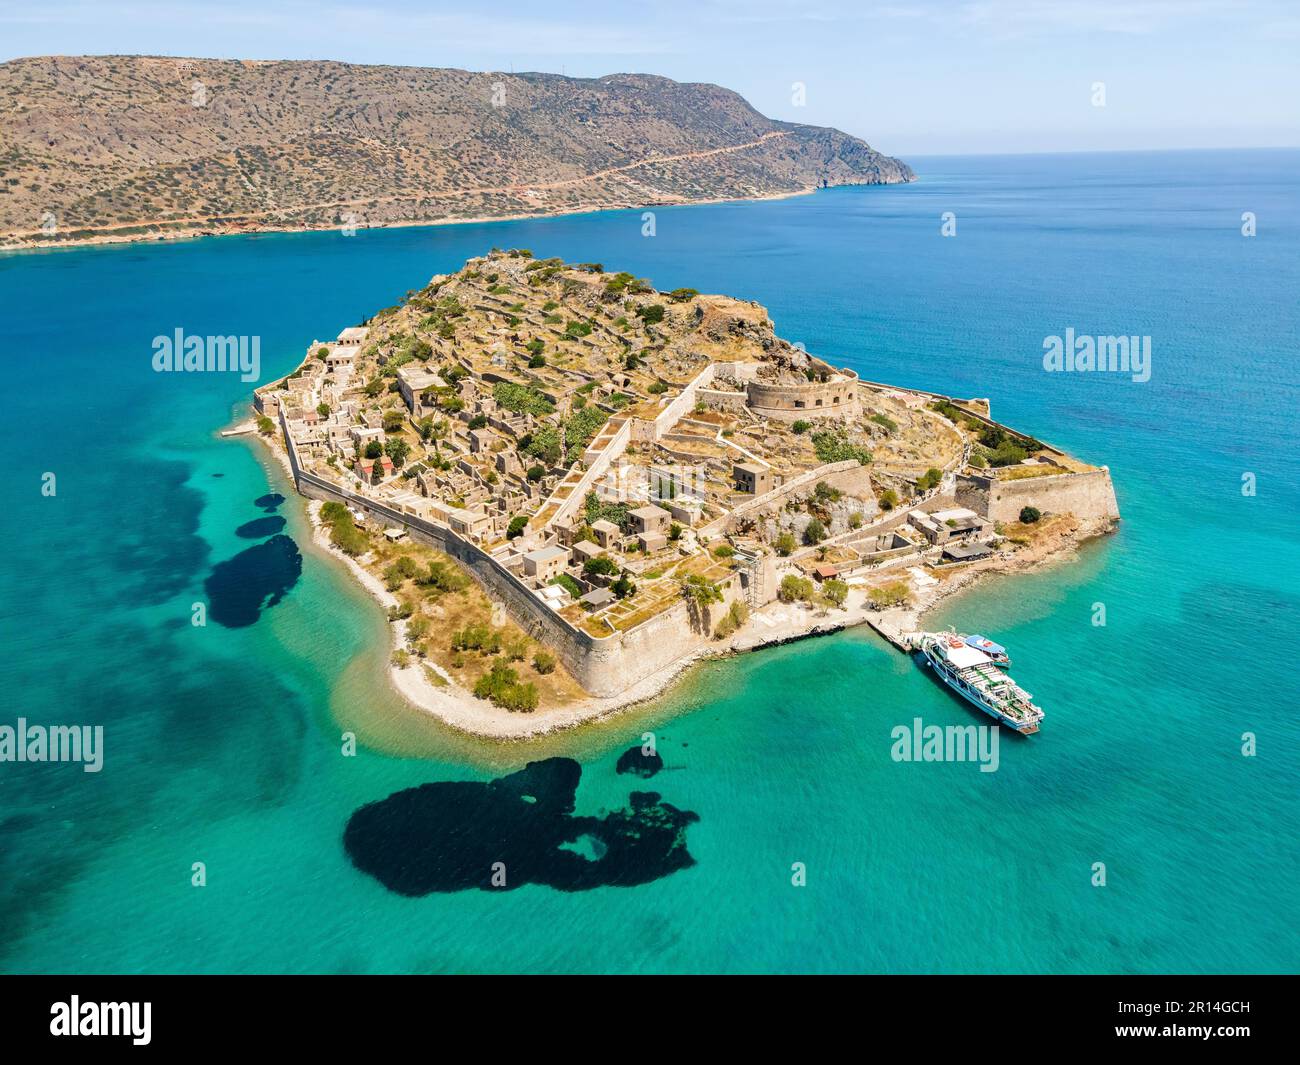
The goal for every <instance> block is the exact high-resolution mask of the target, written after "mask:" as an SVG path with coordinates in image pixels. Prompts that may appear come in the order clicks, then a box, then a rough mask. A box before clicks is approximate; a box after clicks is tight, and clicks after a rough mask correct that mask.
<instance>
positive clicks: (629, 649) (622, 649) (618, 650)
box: [280, 413, 739, 696]
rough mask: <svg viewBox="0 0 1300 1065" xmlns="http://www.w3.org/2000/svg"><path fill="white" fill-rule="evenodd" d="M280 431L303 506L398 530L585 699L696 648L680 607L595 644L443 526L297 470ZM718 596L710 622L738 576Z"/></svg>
mask: <svg viewBox="0 0 1300 1065" xmlns="http://www.w3.org/2000/svg"><path fill="white" fill-rule="evenodd" d="M280 428H281V430H282V431H283V434H284V440H285V447H286V449H287V450H288V453H289V464H290V466H291V468H292V470H293V477H294V482H295V485H296V486H297V489H298V492H299V493H300V494H302V495H304V496H306V497H308V498H309V499H318V500H327V501H328V500H332V501H335V502H339V503H343V504H344V505H345V506H348V507H352V508H354V509H356V510H359V511H361V512H362V513H364V514H366V515H368V516H369V517H370V518H372V519H373V520H375V521H377V522H379V523H380V524H383V525H385V526H389V527H393V528H403V529H405V530H406V531H407V534H408V535H409V536H410V537H411V538H412V539H413V540H417V541H419V542H420V543H423V544H427V545H429V546H430V547H433V548H435V549H437V550H439V551H442V552H443V553H445V554H447V555H450V556H451V557H452V558H454V559H455V560H456V561H457V562H459V563H460V564H461V565H462V566H463V567H464V568H465V569H466V571H467V572H468V573H469V574H470V576H471V577H473V578H474V580H475V581H476V582H477V583H478V584H479V586H480V587H482V588H483V590H484V591H485V592H487V593H488V595H489V596H491V597H493V598H494V599H497V600H499V601H500V602H501V603H502V604H503V605H504V606H505V608H506V610H507V611H508V612H509V614H510V616H511V618H513V619H514V621H515V623H516V624H518V625H519V627H520V628H522V629H523V630H524V631H525V632H526V633H528V635H529V636H531V637H532V638H533V639H535V640H538V641H539V642H541V643H544V644H546V645H547V646H548V647H550V648H551V649H552V650H553V651H554V652H555V653H556V655H557V656H558V657H559V659H560V661H561V662H563V663H564V667H565V668H566V669H567V670H568V671H569V673H570V674H571V675H572V676H573V678H574V680H576V681H577V682H578V683H579V684H580V685H582V687H583V688H584V689H585V690H586V691H587V692H589V693H591V694H592V695H596V696H612V695H619V694H621V693H622V692H624V691H626V690H627V689H628V688H629V687H631V686H632V685H634V684H636V683H638V682H639V681H642V680H644V679H646V678H647V677H649V676H652V675H653V674H655V673H657V672H659V670H661V669H664V668H665V667H667V666H670V665H672V663H674V662H676V661H677V660H678V659H680V658H681V657H682V656H683V655H686V654H689V653H690V652H691V651H692V650H694V649H696V647H697V646H698V644H699V635H698V633H697V631H695V630H694V629H693V628H692V619H691V616H690V612H689V609H688V607H687V605H686V602H685V601H684V600H683V601H682V602H681V603H678V604H674V605H673V606H672V607H669V608H668V609H667V610H665V611H663V612H662V613H660V614H658V615H657V616H656V617H654V618H651V619H650V620H649V621H647V622H645V623H644V624H641V625H638V626H637V627H636V628H634V629H632V630H631V631H630V632H624V633H611V634H610V635H608V636H603V637H596V636H592V635H590V634H589V633H586V632H583V631H582V630H581V629H578V628H576V627H574V626H573V625H571V624H569V622H568V621H566V620H565V619H564V618H562V617H560V615H559V614H557V613H556V612H555V611H554V610H552V609H551V608H550V607H549V606H547V605H546V604H545V603H543V602H542V601H541V600H540V599H538V598H537V596H535V595H533V593H532V592H531V591H530V590H529V589H528V588H526V587H525V586H524V585H523V584H522V583H520V581H519V580H518V578H516V577H515V575H514V574H513V573H511V572H510V571H509V570H508V569H506V567H505V566H503V565H502V564H501V563H500V562H498V561H497V560H496V559H495V558H493V557H492V556H491V555H489V554H488V553H487V552H485V551H484V550H483V549H482V548H480V547H479V546H478V545H476V544H473V543H471V542H470V541H468V540H466V539H464V538H463V537H461V536H459V535H458V534H456V533H454V532H452V530H451V529H450V528H448V527H447V526H445V525H442V524H440V523H438V522H434V521H429V520H427V519H425V518H421V517H419V516H418V515H415V514H408V513H406V512H404V511H400V510H397V509H396V508H394V507H391V506H389V505H388V504H386V503H381V502H380V501H379V500H376V499H372V498H370V497H369V496H363V495H359V494H357V493H355V492H353V491H351V490H349V489H347V488H345V487H343V486H342V485H340V484H336V483H334V482H333V481H328V480H326V479H325V478H323V477H318V476H316V475H315V474H313V473H310V472H308V471H307V470H304V469H302V467H301V466H300V465H299V462H298V454H297V449H296V448H295V447H294V444H293V440H292V438H291V436H290V435H289V427H288V424H287V422H286V420H285V417H284V414H283V413H281V415H280ZM724 594H725V599H724V602H723V603H722V604H720V605H715V606H714V607H713V617H715V618H716V617H721V616H722V611H724V610H725V609H726V608H727V607H728V606H730V603H731V601H732V599H734V598H736V596H737V595H738V594H739V578H738V577H737V578H736V579H734V580H731V581H729V582H727V585H726V586H725V587H724Z"/></svg>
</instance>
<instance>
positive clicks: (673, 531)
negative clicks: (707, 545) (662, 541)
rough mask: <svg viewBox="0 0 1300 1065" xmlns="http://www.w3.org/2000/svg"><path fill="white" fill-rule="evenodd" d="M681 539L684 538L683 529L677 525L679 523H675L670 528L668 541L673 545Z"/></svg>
mask: <svg viewBox="0 0 1300 1065" xmlns="http://www.w3.org/2000/svg"><path fill="white" fill-rule="evenodd" d="M681 538H682V527H681V526H680V525H679V524H677V522H673V523H672V524H671V525H669V526H668V539H669V541H670V542H671V543H674V544H675V543H677V541H678V540H680V539H681Z"/></svg>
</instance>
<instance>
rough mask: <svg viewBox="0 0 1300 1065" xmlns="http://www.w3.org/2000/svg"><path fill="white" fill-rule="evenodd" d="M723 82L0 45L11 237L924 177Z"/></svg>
mask: <svg viewBox="0 0 1300 1065" xmlns="http://www.w3.org/2000/svg"><path fill="white" fill-rule="evenodd" d="M912 178H913V175H912V172H911V170H910V169H908V167H907V166H906V165H905V164H903V163H901V162H899V161H898V160H896V159H891V158H889V157H888V156H884V155H881V154H880V153H879V152H876V151H873V150H872V149H871V148H870V147H869V146H868V145H867V144H865V143H864V142H862V141H860V140H858V139H857V138H855V137H851V136H849V135H848V134H845V133H841V132H839V131H838V130H833V129H824V128H819V127H815V126H803V125H797V124H794V123H787V122H774V121H772V120H770V119H767V118H764V117H763V116H762V115H760V114H759V113H758V112H757V111H755V110H754V109H753V108H752V107H750V106H749V104H747V103H746V102H745V101H744V100H743V99H742V98H741V97H740V96H738V95H736V94H735V93H734V92H731V91H729V90H727V89H722V88H719V87H718V86H716V85H694V84H679V83H677V82H674V81H670V80H668V79H666V78H659V77H652V76H648V75H640V74H618V75H611V76H609V77H604V78H597V79H579V78H566V77H561V76H559V75H555V74H491V73H487V74H484V73H471V72H468V71H463V70H444V69H427V68H420V67H380V66H354V65H351V64H347V63H333V62H241V61H226V60H208V59H189V60H185V59H163V58H147V57H139V56H97V57H44V58H33V59H18V60H14V61H11V62H8V63H0V237H2V238H3V239H5V240H6V241H7V242H9V243H51V242H53V243H57V242H66V241H75V240H85V239H96V238H103V237H111V238H117V239H131V238H138V237H142V236H150V235H154V234H164V233H165V234H176V233H180V232H194V231H200V230H202V231H212V230H219V231H230V230H238V229H311V228H325V227H334V226H341V225H347V224H355V225H360V226H365V225H385V224H395V223H403V222H433V221H446V220H456V219H466V218H482V217H499V216H505V215H521V214H542V213H553V212H562V211H573V210H582V209H587V208H600V207H621V206H641V205H652V204H661V203H687V202H695V201H702V200H713V199H726V198H748V197H759V196H774V195H782V194H790V193H795V192H800V191H803V190H807V189H811V188H815V187H817V186H819V185H847V184H878V183H894V182H900V181H910V180H912Z"/></svg>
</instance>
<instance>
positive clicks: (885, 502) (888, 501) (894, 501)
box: [849, 488, 898, 528]
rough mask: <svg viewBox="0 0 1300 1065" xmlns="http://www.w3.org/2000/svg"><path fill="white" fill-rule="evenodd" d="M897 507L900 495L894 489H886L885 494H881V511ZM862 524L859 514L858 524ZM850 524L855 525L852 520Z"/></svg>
mask: <svg viewBox="0 0 1300 1065" xmlns="http://www.w3.org/2000/svg"><path fill="white" fill-rule="evenodd" d="M896 506H898V493H897V492H895V491H894V490H893V489H892V488H886V489H885V490H884V491H883V492H881V493H880V509H881V510H893V509H894V508H895V507H896ZM861 523H862V515H860V514H859V515H858V524H859V525H860V524H861ZM849 524H850V525H852V524H853V523H852V521H851V520H850V522H849ZM854 528H857V526H856V525H855V526H854Z"/></svg>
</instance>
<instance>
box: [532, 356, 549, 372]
mask: <svg viewBox="0 0 1300 1065" xmlns="http://www.w3.org/2000/svg"><path fill="white" fill-rule="evenodd" d="M545 365H546V356H545V355H540V354H539V355H534V356H533V357H532V358H531V359H529V360H528V368H529V369H530V370H540V369H541V368H542V367H543V366H545Z"/></svg>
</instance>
